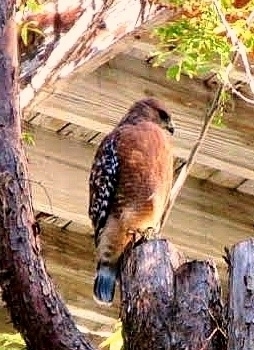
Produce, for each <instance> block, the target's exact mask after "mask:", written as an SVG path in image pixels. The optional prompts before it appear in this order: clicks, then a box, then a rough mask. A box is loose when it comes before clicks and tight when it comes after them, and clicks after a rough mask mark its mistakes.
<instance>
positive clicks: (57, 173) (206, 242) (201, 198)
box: [28, 130, 254, 258]
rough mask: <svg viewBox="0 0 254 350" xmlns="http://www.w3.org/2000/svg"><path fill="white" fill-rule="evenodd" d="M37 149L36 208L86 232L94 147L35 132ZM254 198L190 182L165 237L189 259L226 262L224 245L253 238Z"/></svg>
mask: <svg viewBox="0 0 254 350" xmlns="http://www.w3.org/2000/svg"><path fill="white" fill-rule="evenodd" d="M34 137H35V143H36V144H35V146H33V147H28V158H29V170H30V173H31V178H32V181H37V182H39V183H42V184H43V186H45V188H46V190H47V192H48V196H49V197H50V200H51V202H52V208H51V206H50V203H49V200H48V198H47V196H46V195H45V193H44V191H43V189H42V188H41V187H40V186H39V185H38V184H36V183H35V182H32V188H33V198H34V207H35V209H36V210H41V208H43V209H44V211H46V212H47V211H48V212H50V211H51V209H52V210H53V214H54V215H56V216H60V217H62V218H64V219H67V220H73V221H74V222H78V223H79V224H82V225H84V226H86V225H90V221H89V219H88V217H87V209H88V176H89V169H90V164H91V159H92V156H93V154H94V151H95V148H94V147H84V144H82V143H79V142H77V141H71V140H69V139H65V138H61V137H60V136H59V135H57V134H54V133H50V132H45V131H44V132H43V131H41V130H35V131H34ZM253 217H254V208H253V197H252V196H248V195H245V194H241V193H238V192H237V191H232V190H227V189H225V188H221V187H219V186H217V185H215V184H212V183H210V184H209V182H207V181H203V180H197V179H194V178H189V180H188V181H187V183H186V185H185V186H184V189H183V190H182V192H181V195H180V197H179V198H178V199H177V202H176V205H175V207H174V209H173V212H172V215H171V217H170V219H169V222H168V224H167V226H166V229H165V234H166V235H167V236H168V237H170V238H172V240H173V241H174V242H175V243H176V244H179V245H181V248H182V249H184V250H185V251H187V252H188V254H192V255H193V254H194V253H195V254H196V255H199V256H201V257H202V256H204V255H205V254H206V255H207V254H212V255H215V256H216V257H217V258H219V257H220V255H221V252H222V248H223V246H224V245H228V244H231V243H234V242H236V241H237V240H239V239H242V238H244V237H246V236H249V235H253V233H254V232H253Z"/></svg>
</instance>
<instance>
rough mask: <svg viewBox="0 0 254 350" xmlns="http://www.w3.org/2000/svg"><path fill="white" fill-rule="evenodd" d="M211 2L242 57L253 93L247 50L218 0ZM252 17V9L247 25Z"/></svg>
mask: <svg viewBox="0 0 254 350" xmlns="http://www.w3.org/2000/svg"><path fill="white" fill-rule="evenodd" d="M213 4H214V6H215V9H216V12H217V14H218V16H219V18H220V20H221V22H222V24H223V25H224V27H225V29H226V31H227V35H228V36H229V37H230V39H231V42H232V44H233V46H234V47H235V51H236V52H237V53H238V56H240V57H241V59H242V62H243V65H244V69H245V72H246V77H247V82H248V84H249V86H250V89H251V92H252V93H253V94H254V78H253V76H252V73H251V69H250V64H249V61H248V56H247V52H246V47H245V46H244V44H243V43H242V42H241V40H240V39H239V38H238V37H237V35H236V33H235V31H234V30H233V29H232V28H231V27H230V25H229V24H228V22H227V20H226V18H225V16H224V13H223V11H222V9H221V5H220V2H219V1H218V0H214V1H213ZM253 19H254V11H252V12H251V14H250V16H249V17H248V19H247V21H246V22H247V25H248V26H249V25H250V24H251V22H252V21H253ZM237 58H238V57H237Z"/></svg>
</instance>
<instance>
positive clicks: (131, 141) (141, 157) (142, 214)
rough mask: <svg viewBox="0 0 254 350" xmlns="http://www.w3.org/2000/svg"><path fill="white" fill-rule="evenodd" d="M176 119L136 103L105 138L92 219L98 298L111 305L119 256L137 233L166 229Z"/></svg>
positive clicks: (152, 104) (93, 182)
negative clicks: (163, 225)
mask: <svg viewBox="0 0 254 350" xmlns="http://www.w3.org/2000/svg"><path fill="white" fill-rule="evenodd" d="M173 132H174V127H173V124H172V121H171V116H170V114H168V113H167V112H166V110H165V108H164V106H163V105H162V104H161V103H160V102H159V101H157V100H156V99H154V98H146V99H142V100H140V101H137V102H135V103H134V104H133V105H132V106H131V108H130V109H129V110H128V111H127V113H126V115H125V116H124V117H123V118H122V120H121V121H120V122H119V124H118V125H117V126H116V127H115V128H114V129H113V131H112V132H110V133H109V134H108V135H106V136H105V138H104V139H103V140H102V142H101V144H100V145H99V147H98V150H97V152H96V154H95V157H94V161H93V165H92V169H91V173H90V181H89V195H90V196H89V217H90V219H91V221H92V225H93V228H94V233H95V246H96V249H97V259H98V260H97V262H98V263H97V273H96V277H95V280H94V299H95V300H96V301H97V302H99V303H103V304H110V303H111V302H112V301H113V298H114V293H115V283H116V279H117V275H118V270H119V258H120V257H121V256H122V254H123V252H124V249H125V248H126V246H127V245H128V243H129V242H130V241H131V240H132V237H133V234H132V233H133V231H137V230H138V231H139V232H143V231H145V230H147V229H148V228H153V229H154V230H156V232H159V230H160V219H161V216H162V213H163V210H164V206H165V203H166V202H167V199H168V198H169V194H170V190H171V186H172V178H173V149H172V135H173Z"/></svg>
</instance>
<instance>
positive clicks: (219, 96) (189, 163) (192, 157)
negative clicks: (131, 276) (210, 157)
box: [161, 84, 225, 230]
mask: <svg viewBox="0 0 254 350" xmlns="http://www.w3.org/2000/svg"><path fill="white" fill-rule="evenodd" d="M224 90H225V86H224V85H223V84H220V85H219V87H218V89H217V91H216V93H215V96H214V99H213V102H212V105H211V107H210V109H209V110H208V112H207V113H206V115H205V121H204V125H203V127H202V129H201V132H200V135H199V138H198V139H197V141H196V143H195V145H194V147H193V148H192V150H191V152H190V155H189V158H188V160H187V162H186V164H185V165H184V166H183V167H182V169H181V172H180V174H179V176H178V178H177V179H176V182H175V184H174V186H173V188H172V190H171V193H170V198H169V201H168V203H167V205H166V206H165V209H164V213H163V215H162V218H161V230H162V229H163V227H164V226H165V224H166V222H167V219H168V217H169V214H170V212H171V209H172V208H173V206H174V204H175V200H176V198H177V196H178V194H179V192H180V190H181V188H182V187H183V184H184V182H185V180H186V178H187V176H188V174H189V172H190V169H191V166H192V165H193V163H194V162H195V160H196V157H197V154H198V152H199V150H200V148H201V146H202V144H203V141H204V139H205V137H206V135H207V133H208V130H209V127H210V125H211V123H212V120H213V118H214V116H215V115H216V112H217V110H218V106H219V105H220V102H221V99H222V94H223V92H224Z"/></svg>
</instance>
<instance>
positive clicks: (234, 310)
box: [228, 238, 254, 350]
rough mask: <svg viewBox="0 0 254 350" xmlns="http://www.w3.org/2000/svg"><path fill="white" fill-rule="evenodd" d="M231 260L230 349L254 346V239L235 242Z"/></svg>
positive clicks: (245, 348)
mask: <svg viewBox="0 0 254 350" xmlns="http://www.w3.org/2000/svg"><path fill="white" fill-rule="evenodd" d="M228 262H229V272H230V275H229V297H228V325H229V329H228V334H229V341H228V350H236V349H237V350H238V349H241V350H250V349H254V239H253V238H250V239H248V240H246V241H243V242H240V243H238V244H236V245H235V246H234V247H233V248H232V250H231V253H230V254H229V256H228Z"/></svg>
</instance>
